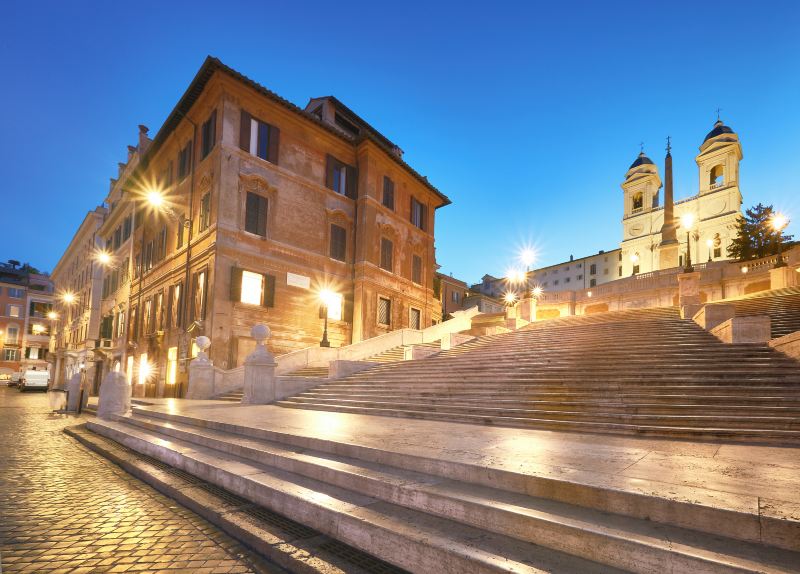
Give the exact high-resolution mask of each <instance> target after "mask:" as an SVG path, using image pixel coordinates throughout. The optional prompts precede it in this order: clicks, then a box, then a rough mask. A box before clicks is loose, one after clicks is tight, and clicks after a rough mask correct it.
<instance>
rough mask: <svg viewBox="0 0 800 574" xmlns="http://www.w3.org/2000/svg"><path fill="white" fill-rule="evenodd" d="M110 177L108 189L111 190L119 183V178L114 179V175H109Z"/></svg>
mask: <svg viewBox="0 0 800 574" xmlns="http://www.w3.org/2000/svg"><path fill="white" fill-rule="evenodd" d="M108 179H109V180H110V182H109V185H108V191H109V192H111V191H112V190H113V189H114V186H115V185H116V184H117V180H116V179H114V178H113V177H109V178H108Z"/></svg>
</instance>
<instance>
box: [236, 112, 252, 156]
mask: <svg viewBox="0 0 800 574" xmlns="http://www.w3.org/2000/svg"><path fill="white" fill-rule="evenodd" d="M239 147H240V148H242V149H243V150H244V151H246V152H250V114H248V113H247V112H246V111H244V110H242V120H241V122H240V124H239Z"/></svg>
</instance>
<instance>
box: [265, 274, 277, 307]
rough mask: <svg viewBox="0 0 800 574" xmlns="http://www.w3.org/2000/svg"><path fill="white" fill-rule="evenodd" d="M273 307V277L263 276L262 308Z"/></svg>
mask: <svg viewBox="0 0 800 574" xmlns="http://www.w3.org/2000/svg"><path fill="white" fill-rule="evenodd" d="M274 306H275V276H274V275H264V307H274Z"/></svg>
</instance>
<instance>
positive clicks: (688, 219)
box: [681, 213, 694, 231]
mask: <svg viewBox="0 0 800 574" xmlns="http://www.w3.org/2000/svg"><path fill="white" fill-rule="evenodd" d="M681 225H682V226H683V228H684V229H685V230H686V231H689V230H690V229H691V228H692V226H693V225H694V213H684V214H683V215H681Z"/></svg>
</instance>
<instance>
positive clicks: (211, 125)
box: [200, 110, 217, 159]
mask: <svg viewBox="0 0 800 574" xmlns="http://www.w3.org/2000/svg"><path fill="white" fill-rule="evenodd" d="M201 133H202V142H201V146H200V149H201V154H202V158H203V159H205V158H206V156H208V154H210V153H211V150H212V149H214V144H215V142H216V139H217V110H214V111H213V112H211V116H209V118H208V119H207V120H206V121H205V123H204V124H203V127H202V128H201Z"/></svg>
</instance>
